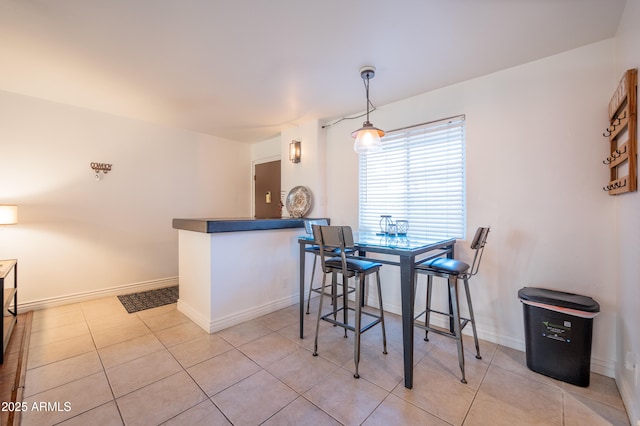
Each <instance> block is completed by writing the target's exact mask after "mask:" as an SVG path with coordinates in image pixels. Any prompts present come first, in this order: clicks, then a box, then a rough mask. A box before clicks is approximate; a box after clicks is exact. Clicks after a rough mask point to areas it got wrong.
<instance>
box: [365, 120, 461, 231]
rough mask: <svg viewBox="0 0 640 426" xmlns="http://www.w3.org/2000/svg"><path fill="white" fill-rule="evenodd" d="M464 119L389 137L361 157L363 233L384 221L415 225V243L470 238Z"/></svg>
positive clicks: (427, 126)
mask: <svg viewBox="0 0 640 426" xmlns="http://www.w3.org/2000/svg"><path fill="white" fill-rule="evenodd" d="M464 120H465V117H464V115H462V116H458V117H452V118H447V119H444V120H440V121H436V122H431V123H426V124H421V125H417V126H412V127H408V128H404V129H400V130H394V131H390V132H388V133H387V134H386V135H385V136H384V137H383V138H382V150H380V151H378V152H375V153H369V154H366V155H361V156H360V191H359V192H360V200H359V201H360V218H359V222H360V223H359V228H360V230H361V231H365V232H380V226H379V223H380V215H383V214H389V215H392V220H394V221H395V220H400V219H406V220H408V221H409V232H408V235H409V237H416V238H464V237H465V235H464V234H465V211H466V208H465V199H466V197H465V155H464V153H465V141H464Z"/></svg>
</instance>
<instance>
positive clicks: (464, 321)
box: [413, 309, 471, 338]
mask: <svg viewBox="0 0 640 426" xmlns="http://www.w3.org/2000/svg"><path fill="white" fill-rule="evenodd" d="M429 312H431V313H432V314H439V315H443V316H445V317H449V318H453V315H452V314H448V313H446V312H440V311H436V310H433V309H431V310H430V311H429ZM426 313H427V311H422V312H420V313H419V314H418V315H416V316H415V318H413V320H414V325H415V326H416V327H418V328H421V329H423V330H427V331H433V332H434V333H438V334H442V335H449V336H451V337H454V338H455V335H454V334H453V332H450V331H442V330H438V329H437V328H431V326H430V325H427V324H420V323H419V322H416V321H417V320H418V318H420V317H421V316H423V315H425V314H426ZM470 322H471V320H470V319H469V318H463V317H460V331H462V330H464V327H465V326H466V325H467V324H468V323H470Z"/></svg>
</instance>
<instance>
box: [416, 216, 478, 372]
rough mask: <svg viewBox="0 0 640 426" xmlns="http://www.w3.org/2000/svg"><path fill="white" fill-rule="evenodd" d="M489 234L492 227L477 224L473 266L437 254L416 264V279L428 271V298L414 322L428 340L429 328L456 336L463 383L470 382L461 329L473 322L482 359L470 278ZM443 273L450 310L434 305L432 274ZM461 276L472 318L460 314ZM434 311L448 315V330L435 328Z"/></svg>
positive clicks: (475, 269) (438, 332) (440, 275)
mask: <svg viewBox="0 0 640 426" xmlns="http://www.w3.org/2000/svg"><path fill="white" fill-rule="evenodd" d="M488 234H489V228H478V229H477V231H476V234H475V236H474V237H473V240H472V241H471V249H472V250H475V254H474V257H473V263H472V265H471V266H469V265H468V264H466V263H464V262H462V261H460V260H455V259H447V258H443V257H435V258H431V259H428V260H426V261H424V262H422V263H420V264H418V265H416V282H417V280H418V275H417V274H425V275H427V299H426V309H425V310H424V311H423V312H421V313H420V314H418V315H417V316H416V317H415V319H414V325H415V326H416V327H418V328H421V329H424V330H425V337H424V340H425V341H427V342H428V341H429V338H428V333H429V332H430V331H432V332H434V333H437V334H440V335H443V336H446V337H451V338H453V339H455V340H456V342H457V346H458V363H459V364H460V371H461V372H462V380H461V382H462V383H467V380H466V378H465V374H464V349H463V345H462V329H463V328H464V327H465V326H466V325H467V324H468V323H471V328H472V329H473V339H474V341H475V345H476V358H477V359H482V357H481V356H480V345H479V344H478V334H477V332H476V321H475V317H474V315H473V306H472V304H471V295H470V293H469V278H471V277H472V276H474V275H476V274H477V273H478V269H479V268H480V260H481V259H482V253H483V252H484V246H485V244H486V242H487V235H488ZM434 276H435V277H442V278H446V279H447V283H448V284H449V303H450V307H449V309H450V312H449V313H446V312H441V311H437V310H435V309H431V287H432V278H433V277H434ZM458 280H462V281H463V282H464V290H465V294H466V297H467V306H468V307H469V318H462V317H460V310H459V301H458ZM431 313H435V314H440V315H444V316H446V317H449V321H450V323H452V327H451V329H450V330H449V331H442V330H440V329H437V328H432V327H431V323H430V319H431ZM422 315H424V316H425V320H424V322H421V321H419V320H418V318H419V317H421V316H422Z"/></svg>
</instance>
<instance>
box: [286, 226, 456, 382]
mask: <svg viewBox="0 0 640 426" xmlns="http://www.w3.org/2000/svg"><path fill="white" fill-rule="evenodd" d="M354 239H355V241H356V243H355V245H356V247H357V249H358V257H366V255H367V253H379V254H384V255H388V256H383V258H379V257H376V258H375V261H376V262H380V263H383V264H387V265H394V266H399V267H400V297H401V307H402V346H403V356H404V386H405V387H406V388H409V389H411V388H412V387H413V319H414V318H413V317H414V306H413V304H414V299H415V287H414V283H415V266H416V264H417V263H420V262H422V261H424V260H425V259H427V258H429V257H435V256H446V257H449V258H453V256H454V245H455V242H456V240H455V238H447V239H425V238H414V237H412V236H411V235H409V236H389V235H379V234H376V233H364V232H357V233H355V234H354ZM298 243H299V245H300V268H299V269H300V270H299V272H300V338H301V339H302V338H304V333H303V329H304V316H305V314H304V277H305V257H306V256H305V253H306V252H307V251H310V250H311V248H310V246H311V245H313V237H312V236H310V235H305V236H301V237H299V238H298Z"/></svg>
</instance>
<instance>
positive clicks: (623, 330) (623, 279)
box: [609, 0, 640, 424]
mask: <svg viewBox="0 0 640 426" xmlns="http://www.w3.org/2000/svg"><path fill="white" fill-rule="evenodd" d="M639 41H640V0H627V6H626V9H625V11H624V14H623V17H622V22H621V23H620V27H619V30H618V34H617V35H616V49H615V51H616V67H615V69H616V73H615V74H616V75H615V77H616V80H615V82H614V83H613V84H612V85H611V87H610V88H609V92H610V93H611V94H613V91H614V90H615V88H616V86H617V83H618V81H619V79H620V78H622V75H623V74H624V72H625V71H626V70H628V69H630V68H638V67H639V66H640V47H639V46H638V42H639ZM615 199H616V201H617V215H616V219H615V220H614V222H615V223H616V224H617V227H618V229H617V230H618V239H619V245H618V250H617V253H618V256H619V260H618V263H617V264H616V265H615V266H616V270H618V271H619V284H618V291H617V293H618V324H617V325H618V327H617V330H616V331H617V336H618V346H617V350H618V357H617V362H618V364H617V369H616V382H617V383H618V388H619V389H620V393H621V394H622V397H623V400H624V402H625V405H626V407H627V411H628V412H629V417H630V419H631V421H632V424H635V423H634V422H638V421H640V331H638V327H639V325H640V309H638V303H639V302H640V285H639V283H638V281H639V278H638V277H640V252H639V251H638V244H639V241H640V221H639V217H638V212H640V194H639V193H637V192H634V193H627V194H622V195H620V196H617V197H615ZM634 363H635V366H636V367H635V369H633V368H627V364H628V366H632V365H633V364H634Z"/></svg>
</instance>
